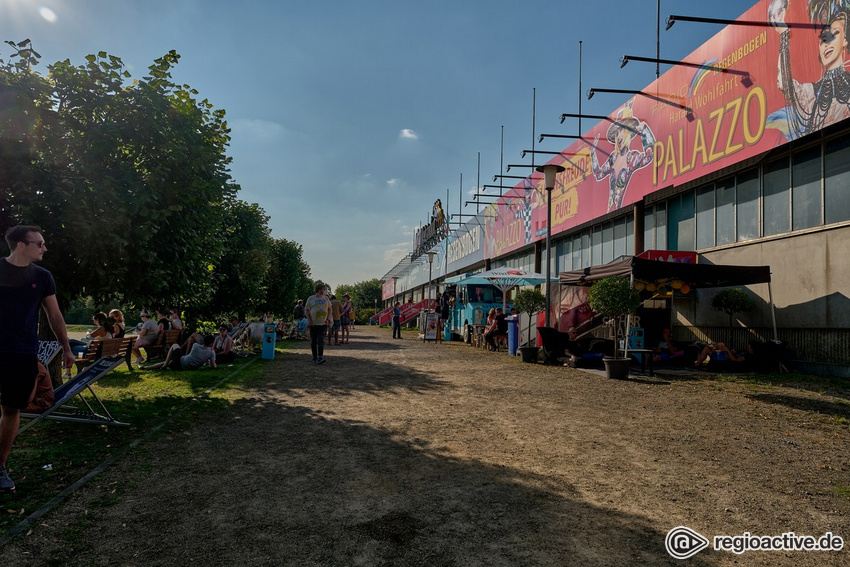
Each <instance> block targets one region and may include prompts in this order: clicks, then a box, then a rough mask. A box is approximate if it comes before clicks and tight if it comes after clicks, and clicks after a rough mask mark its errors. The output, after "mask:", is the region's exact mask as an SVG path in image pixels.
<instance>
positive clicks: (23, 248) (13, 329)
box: [0, 225, 74, 491]
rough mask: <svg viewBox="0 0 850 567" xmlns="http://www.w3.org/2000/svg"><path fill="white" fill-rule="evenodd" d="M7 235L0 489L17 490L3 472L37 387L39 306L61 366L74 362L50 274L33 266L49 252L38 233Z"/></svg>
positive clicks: (1, 300) (0, 265)
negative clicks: (58, 347) (57, 346)
mask: <svg viewBox="0 0 850 567" xmlns="http://www.w3.org/2000/svg"><path fill="white" fill-rule="evenodd" d="M5 237H6V243H7V244H8V245H9V250H10V252H11V253H10V254H9V257H8V258H0V321H3V325H2V326H0V491H9V490H14V489H15V483H14V482H12V479H11V478H9V475H8V473H7V472H6V459H7V458H8V457H9V453H10V452H11V450H12V443H13V442H14V441H15V437H16V436H17V434H18V425H19V424H20V420H21V410H22V409H24V408H26V407H27V405H28V404H29V400H30V398H31V397H32V394H33V391H34V388H35V380H36V376H37V374H38V308H39V306H41V308H42V309H44V311H45V313H47V320H48V321H49V323H50V328H51V329H53V333H54V334H55V335H56V339H57V340H58V341H59V344H61V345H62V351H63V353H62V354H63V356H62V359H63V360H62V365H63V367H64V368H71V366H72V365H73V364H74V353H72V352H71V345H69V344H68V333H67V331H66V329H65V319H64V318H63V317H62V312H61V311H59V303H58V302H57V301H56V283H55V282H54V281H53V275H51V273H50V272H48V271H47V270H45V269H44V268H42V267H41V266H37V265H35V263H34V262H39V261H41V259H42V258H43V256H44V253H45V251H47V247H46V246H45V245H44V237H43V236H42V235H41V229H40V228H39V227H37V226H26V225H20V226H14V227H12V228H10V229H9V230H7V231H6V235H5Z"/></svg>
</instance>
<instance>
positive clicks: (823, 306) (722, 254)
mask: <svg viewBox="0 0 850 567" xmlns="http://www.w3.org/2000/svg"><path fill="white" fill-rule="evenodd" d="M703 261H707V262H710V263H714V264H733V265H750V266H755V265H768V266H770V268H771V278H772V282H771V291H772V292H773V300H774V305H775V309H776V326H777V327H778V329H779V338H780V339H781V340H784V341H787V342H788V343H789V344H790V346H791V350H792V357H793V358H795V359H796V360H798V361H801V362H803V363H804V364H801V365H800V366H799V367H800V368H801V369H808V370H810V371H817V372H821V373H830V374H839V375H844V376H847V375H849V374H850V372H849V371H848V367H850V346H848V345H850V224H847V223H845V224H844V225H839V226H835V227H832V228H828V229H826V228H821V229H814V230H811V231H809V232H806V233H802V234H801V233H796V234H794V235H793V236H785V237H778V238H772V239H766V240H761V241H759V242H755V243H752V244H738V245H735V246H730V247H727V248H722V249H717V250H714V251H710V252H706V253H703ZM746 289H747V290H748V291H749V292H750V293H751V294H752V296H753V298H754V300H755V303H756V308H755V309H754V310H753V311H752V312H749V313H742V314H739V315H738V316H737V322H736V326H737V325H741V326H745V327H748V328H765V329H769V328H770V327H771V326H772V322H771V316H770V308H769V298H768V286H767V284H757V285H752V286H748V287H747V288H746ZM717 291H718V290H716V289H706V290H699V291H698V292H697V294H696V298H694V299H690V298H686V299H680V300H677V301H676V302H675V308H676V310H677V315H676V319H677V323H678V324H679V325H682V326H685V327H690V326H699V327H709V326H714V327H724V326H727V325H728V317H727V316H726V315H725V314H724V313H718V312H716V311H714V310H712V309H711V304H710V302H711V298H712V296H713V295H714V294H715V293H716V292H717ZM771 334H772V333H771ZM714 340H718V339H714Z"/></svg>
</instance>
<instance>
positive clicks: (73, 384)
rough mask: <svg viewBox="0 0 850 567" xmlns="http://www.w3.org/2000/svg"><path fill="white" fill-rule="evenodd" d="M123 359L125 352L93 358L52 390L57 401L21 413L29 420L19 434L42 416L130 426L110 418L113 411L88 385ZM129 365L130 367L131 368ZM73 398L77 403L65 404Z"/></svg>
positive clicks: (79, 421) (131, 341)
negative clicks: (47, 406)
mask: <svg viewBox="0 0 850 567" xmlns="http://www.w3.org/2000/svg"><path fill="white" fill-rule="evenodd" d="M112 340H116V339H112ZM118 340H121V339H118ZM133 342H134V340H127V341H125V344H124V345H123V346H124V348H123V349H122V350H127V349H131V348H132V345H133ZM125 362H127V354H126V353H125V352H121V353H118V354H116V355H115V356H104V357H102V358H100V359H98V360H96V361H95V362H93V363H92V364H90V365H89V366H87V367H86V368H85V369H84V370H82V371H81V372H79V373H78V374H77V375H76V376H74V377H73V378H71V379H69V380H68V381H67V382H65V383H64V384H62V385H61V386H59V387H58V388H56V389H55V390H53V395H54V397H55V399H56V401H55V402H54V403H53V405H52V406H51V407H49V408H47V409H46V410H44V411H43V412H41V413H24V412H21V417H22V418H25V419H29V420H30V421H29V422H27V423H26V424H24V425H22V426H21V428H20V429H19V430H18V433H22V432H23V431H26V430H27V429H28V428H30V427H32V426H33V425H35V424H36V423H38V422H39V421H41V420H42V419H53V420H56V421H71V422H74V423H94V424H98V425H120V426H127V425H130V424H129V423H125V422H122V421H118V420H116V419H115V418H114V417H112V414H110V413H109V410H107V409H106V406H104V405H103V402H102V401H101V400H100V398H98V397H97V394H96V393H95V392H94V390H92V388H91V386H92V384H94V383H95V382H97V381H98V380H100V379H101V378H102V377H104V376H106V375H107V374H109V373H110V372H112V370H113V369H115V367H116V366H118V365H119V364H122V363H125ZM130 368H131V369H132V367H130ZM86 390H88V397H86V396H84V394H85V392H86ZM74 398H79V400H78V403H77V405H75V406H72V405H68V404H69V402H71V401H72V400H73V399H74Z"/></svg>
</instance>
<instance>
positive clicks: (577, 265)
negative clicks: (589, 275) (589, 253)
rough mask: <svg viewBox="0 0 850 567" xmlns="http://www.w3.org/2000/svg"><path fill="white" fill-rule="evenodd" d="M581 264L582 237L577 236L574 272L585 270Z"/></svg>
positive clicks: (575, 240) (575, 238)
mask: <svg viewBox="0 0 850 567" xmlns="http://www.w3.org/2000/svg"><path fill="white" fill-rule="evenodd" d="M583 267H584V265H582V263H581V235H580V234H577V235H576V236H574V237H573V267H572V269H573V270H578V269H580V268H583Z"/></svg>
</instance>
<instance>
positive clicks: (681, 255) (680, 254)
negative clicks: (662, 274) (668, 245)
mask: <svg viewBox="0 0 850 567" xmlns="http://www.w3.org/2000/svg"><path fill="white" fill-rule="evenodd" d="M638 258H644V259H646V260H658V261H660V262H675V263H677V264H696V263H697V253H696V252H688V251H684V250H647V251H645V252H643V253H641V254H638Z"/></svg>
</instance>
